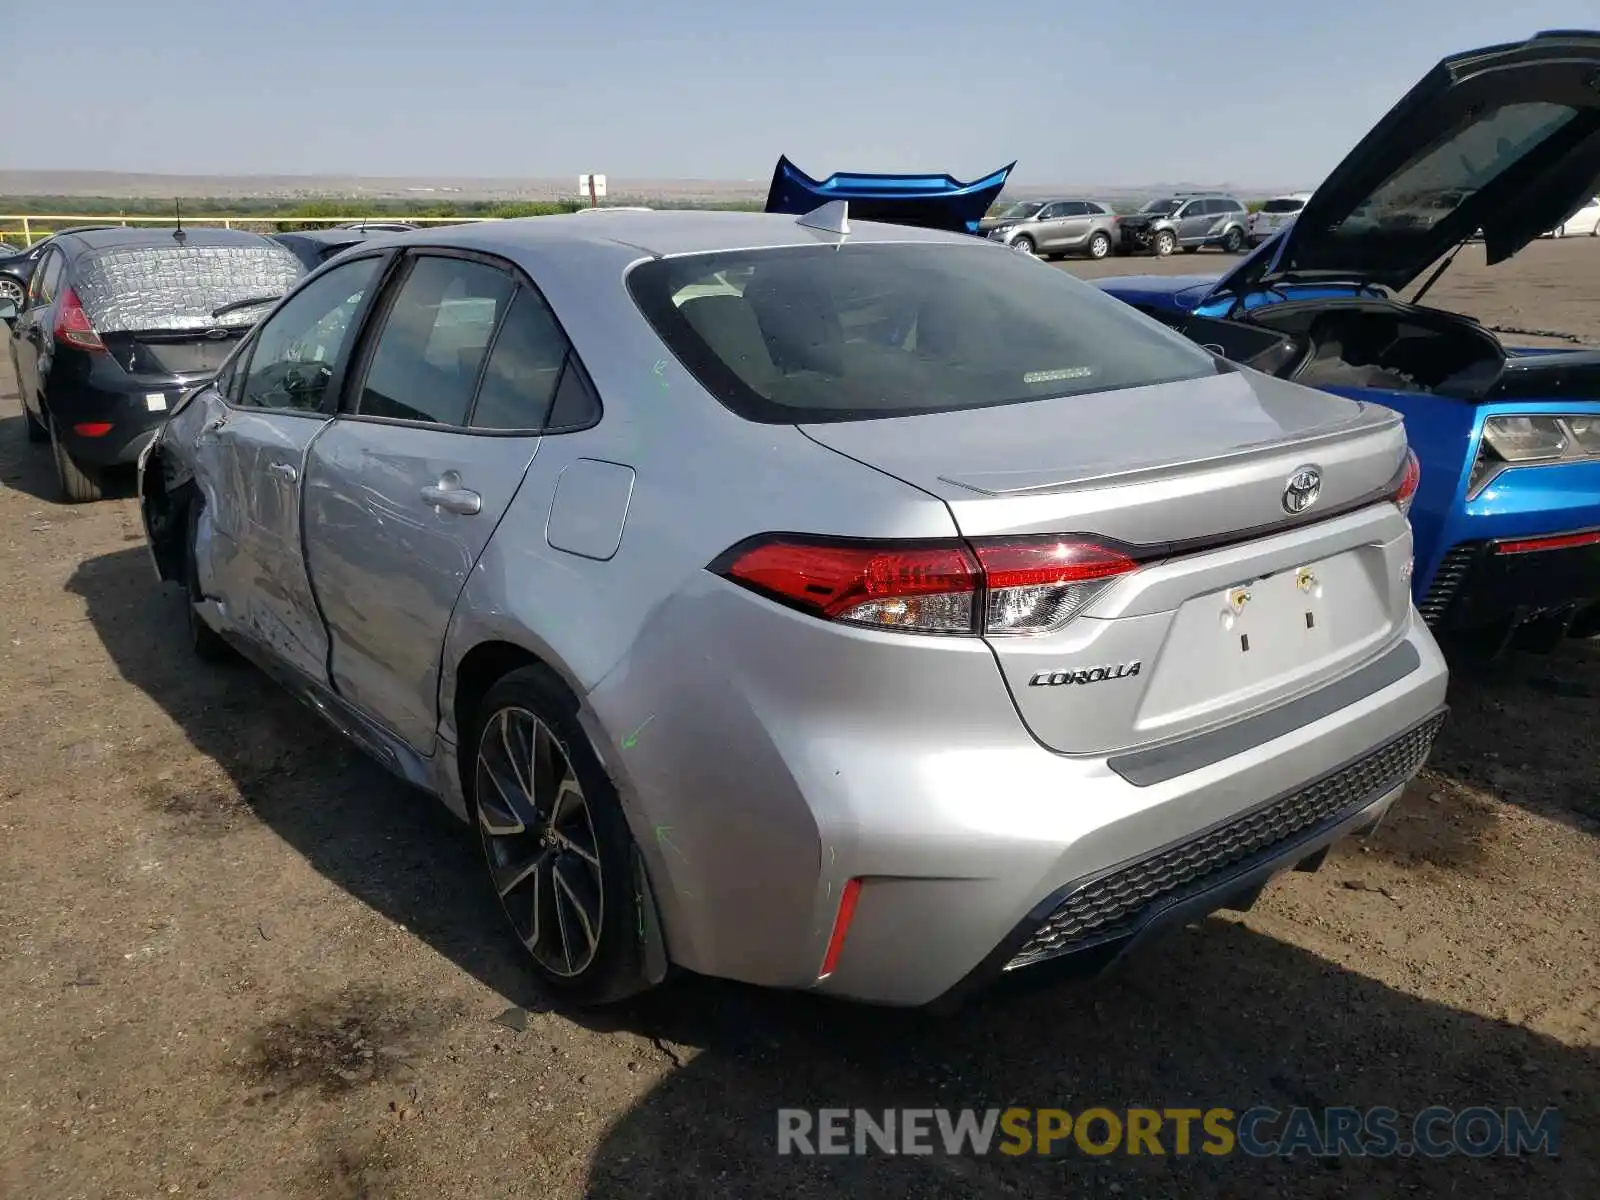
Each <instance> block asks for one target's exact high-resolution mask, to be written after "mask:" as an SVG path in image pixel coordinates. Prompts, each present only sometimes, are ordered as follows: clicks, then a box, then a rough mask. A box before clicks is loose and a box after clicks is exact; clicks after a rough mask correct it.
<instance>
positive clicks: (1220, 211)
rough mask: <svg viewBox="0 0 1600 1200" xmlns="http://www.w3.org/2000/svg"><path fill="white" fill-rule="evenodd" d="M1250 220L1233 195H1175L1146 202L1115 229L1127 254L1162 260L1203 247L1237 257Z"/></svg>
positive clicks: (1206, 193) (1241, 203)
mask: <svg viewBox="0 0 1600 1200" xmlns="http://www.w3.org/2000/svg"><path fill="white" fill-rule="evenodd" d="M1249 221H1250V213H1249V210H1248V209H1246V208H1245V206H1244V204H1243V202H1241V201H1240V200H1239V199H1238V198H1236V197H1234V196H1227V195H1222V194H1220V193H1216V192H1205V193H1198V192H1177V193H1174V194H1173V195H1171V196H1162V197H1159V198H1157V199H1155V200H1150V201H1147V202H1146V203H1145V205H1144V207H1143V208H1141V209H1140V210H1139V211H1138V212H1136V213H1132V214H1130V215H1129V216H1125V217H1123V218H1122V220H1121V221H1120V222H1118V228H1119V230H1120V231H1121V235H1122V248H1123V249H1124V250H1125V251H1127V252H1128V253H1130V254H1135V253H1151V254H1156V255H1159V256H1160V257H1162V258H1165V257H1166V256H1167V255H1169V254H1171V253H1172V252H1173V251H1174V250H1178V249H1182V250H1183V252H1184V253H1186V254H1193V253H1194V252H1195V251H1197V250H1199V249H1200V248H1201V247H1202V246H1216V247H1217V248H1218V249H1220V250H1226V251H1227V252H1228V253H1229V254H1237V253H1238V252H1239V251H1240V250H1242V249H1243V248H1244V244H1245V239H1246V238H1247V237H1248V236H1249V230H1248V228H1247V227H1248V225H1249Z"/></svg>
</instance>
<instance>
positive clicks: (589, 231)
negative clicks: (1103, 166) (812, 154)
mask: <svg viewBox="0 0 1600 1200" xmlns="http://www.w3.org/2000/svg"><path fill="white" fill-rule="evenodd" d="M800 220H801V218H799V217H794V216H790V215H789V214H787V213H751V212H719V211H710V210H708V211H697V210H688V209H679V210H673V209H662V210H658V211H654V212H641V213H630V214H628V216H627V217H626V218H619V219H618V220H615V221H594V220H587V219H585V218H584V217H583V216H581V215H580V214H577V213H568V214H563V215H559V216H549V217H513V218H508V219H505V220H499V221H482V222H476V223H472V224H466V225H450V226H446V227H445V228H442V229H434V230H429V231H428V232H427V234H426V235H424V236H422V237H418V236H417V235H416V234H411V235H408V236H407V238H406V241H407V242H408V243H411V244H415V245H438V246H461V247H463V248H466V247H471V248H476V249H481V250H488V251H491V252H497V253H500V254H503V255H506V256H508V257H515V256H516V255H517V254H518V252H521V251H532V250H538V249H540V248H545V247H550V246H553V245H556V244H560V243H567V244H571V243H574V242H576V243H582V244H587V245H590V246H594V247H612V248H624V249H628V250H631V251H633V252H634V253H635V254H636V255H637V254H640V253H642V254H648V255H652V256H655V257H669V256H672V255H678V254H709V253H714V252H716V251H719V250H755V249H763V248H767V247H778V246H795V245H815V244H817V243H819V242H823V243H824V244H828V243H831V242H832V240H833V239H834V238H836V237H837V236H838V235H836V234H830V233H825V232H823V231H820V230H815V229H811V228H809V227H807V226H805V225H801V224H800ZM847 238H848V240H849V241H850V242H854V243H860V242H908V243H910V242H922V243H927V242H936V243H949V244H951V245H958V246H970V245H983V244H985V243H984V242H983V241H982V240H981V239H978V238H975V237H973V236H972V235H971V234H967V233H948V232H945V231H943V230H937V229H924V228H919V227H914V226H910V225H889V224H884V223H882V222H878V221H851V222H850V231H849V233H848V235H847Z"/></svg>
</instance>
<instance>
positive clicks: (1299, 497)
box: [1283, 466, 1322, 513]
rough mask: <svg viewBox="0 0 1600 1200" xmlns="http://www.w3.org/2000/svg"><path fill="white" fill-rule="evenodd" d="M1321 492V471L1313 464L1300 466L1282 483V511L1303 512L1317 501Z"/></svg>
mask: <svg viewBox="0 0 1600 1200" xmlns="http://www.w3.org/2000/svg"><path fill="white" fill-rule="evenodd" d="M1321 494H1322V472H1321V471H1320V470H1319V469H1317V468H1316V467H1313V466H1304V467H1301V468H1299V469H1298V470H1296V471H1295V473H1294V474H1293V475H1291V476H1289V482H1288V483H1286V484H1284V485H1283V511H1284V512H1286V513H1303V512H1305V511H1306V509H1308V508H1310V507H1311V506H1312V505H1313V504H1315V503H1316V502H1317V497H1318V496H1320V495H1321Z"/></svg>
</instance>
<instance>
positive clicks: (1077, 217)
mask: <svg viewBox="0 0 1600 1200" xmlns="http://www.w3.org/2000/svg"><path fill="white" fill-rule="evenodd" d="M1056 229H1057V241H1056V244H1057V245H1059V246H1062V247H1071V246H1081V245H1082V244H1083V242H1084V239H1085V238H1087V237H1088V236H1089V206H1088V205H1087V204H1085V203H1084V202H1083V201H1082V200H1068V201H1067V202H1066V203H1064V204H1063V205H1062V206H1061V220H1059V221H1057V222H1056Z"/></svg>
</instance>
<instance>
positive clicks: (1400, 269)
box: [1212, 30, 1600, 297]
mask: <svg viewBox="0 0 1600 1200" xmlns="http://www.w3.org/2000/svg"><path fill="white" fill-rule="evenodd" d="M1597 178H1600V32H1584V31H1565V30H1563V31H1559V32H1553V33H1540V34H1535V35H1534V36H1533V37H1531V38H1529V39H1528V40H1527V41H1524V42H1510V43H1507V44H1505V45H1500V46H1489V47H1487V48H1485V49H1482V50H1472V51H1468V52H1465V53H1462V54H1456V55H1452V56H1451V57H1449V58H1447V59H1445V60H1444V61H1443V62H1441V63H1439V64H1438V65H1437V66H1435V67H1434V68H1433V69H1432V70H1431V71H1429V72H1428V73H1427V75H1425V76H1424V77H1423V78H1422V80H1421V82H1419V83H1418V84H1417V85H1416V86H1415V87H1413V88H1412V89H1411V90H1410V91H1409V92H1407V93H1406V95H1405V96H1404V97H1402V98H1401V100H1400V102H1399V103H1398V104H1396V105H1395V106H1394V107H1393V108H1392V109H1390V110H1389V112H1388V114H1387V115H1385V116H1384V118H1383V119H1382V120H1381V121H1379V122H1378V123H1377V125H1375V126H1374V127H1373V128H1372V131H1371V132H1370V133H1368V134H1367V136H1366V137H1364V138H1363V139H1361V141H1360V142H1359V143H1358V144H1357V145H1356V148H1355V149H1354V150H1352V151H1351V152H1350V153H1349V155H1347V156H1346V158H1345V160H1344V161H1343V162H1341V163H1340V164H1339V165H1338V166H1337V167H1336V168H1335V169H1334V171H1333V173H1332V174H1330V175H1329V176H1328V178H1327V179H1326V180H1325V181H1324V182H1323V184H1322V186H1321V187H1320V188H1318V189H1317V191H1316V193H1315V194H1314V195H1313V196H1312V198H1311V200H1310V201H1309V202H1307V204H1306V206H1305V208H1304V210H1302V211H1301V213H1300V215H1299V218H1298V219H1297V220H1296V221H1295V222H1294V224H1293V225H1291V226H1289V228H1288V229H1287V230H1286V231H1285V232H1284V233H1282V234H1280V235H1278V236H1277V237H1275V238H1273V239H1271V240H1270V241H1268V242H1266V243H1264V244H1263V245H1262V246H1260V247H1259V248H1258V249H1257V250H1256V251H1255V253H1253V254H1251V255H1250V256H1249V257H1248V258H1246V259H1245V260H1244V261H1243V262H1242V263H1240V264H1239V266H1238V267H1236V268H1235V269H1234V270H1233V271H1232V272H1230V273H1229V274H1227V275H1225V276H1223V278H1222V279H1221V281H1220V282H1219V283H1218V285H1217V288H1216V289H1215V291H1214V292H1213V293H1212V295H1213V296H1222V295H1234V296H1238V297H1243V296H1245V295H1248V294H1249V293H1250V292H1251V291H1253V290H1255V289H1257V288H1260V287H1264V286H1270V285H1271V284H1273V283H1274V282H1276V281H1282V280H1307V281H1312V280H1329V279H1340V280H1348V281H1352V282H1360V283H1369V284H1381V285H1383V286H1385V287H1389V288H1394V289H1399V288H1403V287H1405V286H1406V285H1407V284H1409V283H1410V282H1411V281H1412V280H1414V279H1416V278H1417V277H1418V276H1420V275H1421V274H1422V273H1423V272H1424V271H1426V270H1427V269H1428V267H1429V266H1430V265H1431V264H1432V263H1434V262H1435V261H1437V260H1438V259H1439V258H1440V257H1441V256H1442V255H1443V254H1445V253H1446V252H1448V251H1449V250H1450V249H1452V248H1453V247H1455V246H1457V245H1459V244H1460V243H1462V242H1464V241H1465V240H1466V239H1467V238H1469V237H1471V236H1472V235H1473V234H1474V233H1475V232H1477V231H1479V230H1481V231H1482V233H1483V239H1484V243H1485V249H1486V252H1487V254H1488V259H1489V263H1490V264H1491V265H1493V264H1495V263H1499V262H1504V261H1505V260H1506V259H1508V258H1510V257H1512V256H1513V255H1514V254H1516V253H1517V252H1518V251H1520V250H1521V249H1522V248H1523V247H1524V246H1526V245H1527V244H1528V243H1529V242H1531V241H1533V240H1534V239H1535V238H1537V237H1538V236H1539V235H1540V234H1541V233H1543V232H1544V231H1545V230H1547V229H1550V228H1552V227H1553V226H1555V225H1557V224H1559V223H1560V222H1561V221H1562V220H1564V219H1565V218H1566V217H1567V215H1568V214H1570V213H1571V212H1573V211H1574V210H1575V209H1576V208H1577V207H1578V206H1579V205H1580V204H1581V203H1582V202H1583V201H1584V199H1586V198H1587V197H1589V196H1592V195H1593V194H1594V191H1595V186H1596V180H1597Z"/></svg>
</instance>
